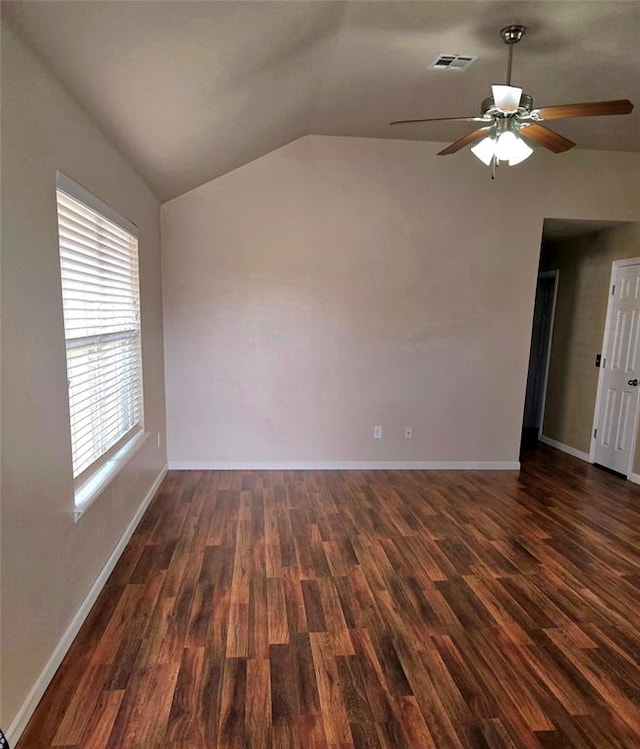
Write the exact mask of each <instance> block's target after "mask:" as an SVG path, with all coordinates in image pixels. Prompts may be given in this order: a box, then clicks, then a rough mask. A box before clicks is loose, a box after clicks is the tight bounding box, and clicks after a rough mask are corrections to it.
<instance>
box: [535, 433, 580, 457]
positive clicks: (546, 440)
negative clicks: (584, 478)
mask: <svg viewBox="0 0 640 749" xmlns="http://www.w3.org/2000/svg"><path fill="white" fill-rule="evenodd" d="M538 439H539V440H540V442H542V443H543V444H545V445H549V447H555V449H556V450H561V451H562V452H563V453H567V455H573V457H574V458H579V459H580V460H584V462H585V463H591V462H592V460H591V456H590V455H589V453H585V452H582V450H577V449H576V448H575V447H571V445H565V444H564V442H558V441H557V440H552V439H551V437H545V436H544V434H541V435H540V436H539V437H538Z"/></svg>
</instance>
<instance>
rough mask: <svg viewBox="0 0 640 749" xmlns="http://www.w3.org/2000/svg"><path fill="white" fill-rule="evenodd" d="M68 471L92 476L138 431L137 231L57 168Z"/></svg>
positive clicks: (80, 477)
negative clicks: (70, 458) (70, 467)
mask: <svg viewBox="0 0 640 749" xmlns="http://www.w3.org/2000/svg"><path fill="white" fill-rule="evenodd" d="M57 186H58V189H57V205H58V233H59V244H60V271H61V278H62V302H63V308H64V329H65V342H66V350H67V377H68V382H69V411H70V422H71V446H72V454H73V477H74V480H75V484H76V504H78V501H77V496H78V487H79V486H82V485H83V484H84V483H85V482H86V481H88V480H89V479H91V478H92V477H93V476H94V475H95V473H96V472H97V471H98V470H99V469H100V468H101V467H102V466H104V465H105V464H106V463H107V461H109V459H110V458H112V457H114V456H115V455H116V454H117V453H118V452H119V451H120V450H121V449H122V448H123V447H124V446H125V445H126V444H128V442H129V440H131V439H132V438H133V437H134V436H135V435H136V434H137V433H138V432H141V431H142V426H143V424H142V422H143V407H142V361H141V348H140V287H139V282H138V240H137V229H136V227H135V226H134V225H133V224H132V223H131V222H129V221H128V220H127V219H125V218H123V217H122V216H119V215H118V214H117V213H116V212H115V211H113V210H112V209H111V208H109V207H108V206H106V205H105V204H104V203H102V201H100V200H99V199H98V198H96V197H95V196H94V195H93V194H92V193H90V192H89V191H88V190H85V189H84V188H83V187H81V186H80V185H78V184H77V183H75V182H74V181H73V180H71V179H70V178H69V177H67V176H66V175H64V174H62V173H60V172H59V173H58V182H57Z"/></svg>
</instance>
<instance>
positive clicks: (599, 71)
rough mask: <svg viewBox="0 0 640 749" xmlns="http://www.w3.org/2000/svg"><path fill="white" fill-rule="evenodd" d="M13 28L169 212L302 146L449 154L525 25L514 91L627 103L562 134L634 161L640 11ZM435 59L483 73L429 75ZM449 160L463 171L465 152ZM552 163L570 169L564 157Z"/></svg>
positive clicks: (104, 19)
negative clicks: (427, 120)
mask: <svg viewBox="0 0 640 749" xmlns="http://www.w3.org/2000/svg"><path fill="white" fill-rule="evenodd" d="M2 6H3V16H4V18H5V19H6V20H8V21H9V23H10V25H11V26H13V27H14V28H15V29H16V31H17V32H18V33H19V34H20V35H21V36H22V37H23V38H25V39H26V40H27V42H28V43H29V44H30V45H31V46H32V47H33V48H34V49H35V50H36V53H37V54H38V55H39V56H40V58H41V59H42V60H43V61H44V62H45V64H47V66H48V67H49V68H50V69H51V70H52V71H53V73H54V74H55V75H56V76H57V77H58V78H59V79H60V80H61V81H62V82H63V83H64V84H65V85H66V87H67V88H68V89H69V91H70V92H71V93H72V94H73V95H74V96H75V98H76V99H77V100H78V101H79V102H80V103H81V105H82V106H83V107H84V108H85V109H86V111H87V112H88V113H89V114H90V115H91V116H92V117H93V118H94V119H95V120H96V121H97V122H99V123H100V126H101V127H102V129H103V131H104V132H105V133H106V134H107V135H108V136H109V137H110V138H111V140H112V141H113V142H114V143H115V144H116V145H117V146H118V147H119V148H120V150H121V151H122V152H123V153H124V154H125V155H126V156H127V157H128V158H129V159H130V161H131V162H132V163H133V164H134V165H135V166H136V167H137V169H138V170H139V171H140V173H141V174H142V175H143V176H144V177H145V179H146V180H147V182H148V183H149V184H150V186H151V187H152V188H153V189H154V190H155V192H156V193H157V194H158V196H159V197H160V198H162V199H169V198H172V197H174V196H176V195H179V194H181V193H183V192H185V191H187V190H189V189H191V188H193V187H196V186H198V185H200V184H202V183H204V182H207V181H209V180H211V179H213V178H215V177H217V176H220V175H221V174H224V173H226V172H228V171H230V170H232V169H234V168H236V167H238V166H240V165H242V164H245V163H247V162H249V161H251V160H252V159H255V158H257V157H259V156H261V155H263V154H265V153H268V152H269V151H272V150H273V149H275V148H277V147H279V146H281V145H283V144H285V143H287V142H289V141H291V140H294V139H295V138H298V137H300V136H302V135H305V134H310V133H313V134H326V135H346V136H365V137H374V138H407V139H416V140H430V141H444V142H448V141H452V140H455V139H457V138H459V137H461V136H462V135H464V134H465V133H466V132H468V131H469V130H470V129H472V128H473V125H472V124H469V123H453V124H448V125H443V124H440V123H432V124H423V125H411V126H402V127H390V126H389V125H388V122H389V121H390V120H393V119H403V118H410V117H447V116H459V115H473V114H476V113H478V112H479V106H480V101H481V100H482V99H484V98H485V97H487V96H489V94H490V88H489V87H490V85H491V84H492V83H501V82H503V81H504V75H505V67H506V47H505V45H504V44H503V43H502V42H501V40H500V38H499V36H498V31H499V29H500V28H501V27H502V26H504V25H506V24H509V23H522V24H524V25H525V26H527V33H526V35H525V37H524V39H523V41H522V42H521V43H520V44H519V45H518V46H517V47H516V49H515V58H514V70H513V83H514V85H519V86H522V87H523V88H524V90H525V92H527V93H529V94H531V95H532V96H533V97H534V101H535V104H536V105H537V106H542V105H550V104H558V103H565V102H583V101H596V100H604V99H619V98H630V99H631V100H632V101H634V103H635V104H636V109H635V111H634V113H633V114H632V115H630V116H624V117H608V118H607V117H592V118H586V119H581V120H564V121H558V122H554V123H553V126H554V128H555V129H556V130H558V131H559V132H561V133H562V134H564V135H566V136H567V137H569V138H571V139H572V140H575V141H576V142H577V143H578V147H582V148H598V149H614V150H628V151H640V95H639V94H640V86H639V83H638V82H639V80H640V63H639V61H638V60H639V58H638V54H637V45H638V39H640V2H637V0H633V1H632V2H621V1H614V0H604V1H603V2H598V1H597V0H596V1H592V0H589V1H587V2H582V1H579V0H569V1H567V2H565V1H564V0H558V1H555V0H551V1H549V0H544V1H543V2H529V1H528V0H521V1H516V2H501V1H498V0H494V1H486V0H477V1H476V2H468V1H466V2H458V1H457V0H446V1H445V2H431V1H428V2H419V1H415V2H404V1H402V0H398V1H393V2H391V1H387V2H368V1H366V0H363V1H362V2H360V1H357V2H330V1H326V2H306V1H300V2H272V1H270V0H263V1H259V2H251V1H247V2H244V1H239V0H236V1H233V2H218V1H208V0H203V1H201V2H189V1H187V0H169V1H164V2H159V1H154V0H146V1H145V0H141V1H138V2H128V1H126V0H125V1H123V2H112V1H111V0H107V1H102V0H96V1H92V2H75V1H71V2H68V1H66V0H65V1H62V2H58V1H57V0H51V1H50V2H31V1H26V2H25V1H22V0H19V1H10V2H3V4H2ZM440 53H461V54H470V55H474V56H477V57H478V59H477V60H476V61H475V62H474V63H473V64H472V65H471V67H470V68H469V69H468V70H467V71H465V72H452V71H448V72H443V71H434V70H430V69H429V68H428V65H429V63H430V62H431V61H432V60H433V59H434V58H435V57H436V56H437V55H438V54H440ZM448 158H469V155H468V153H467V152H461V153H459V154H457V155H455V156H451V157H448ZM557 158H562V156H561V155H560V156H558V157H557Z"/></svg>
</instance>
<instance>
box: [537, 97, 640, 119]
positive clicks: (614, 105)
mask: <svg viewBox="0 0 640 749" xmlns="http://www.w3.org/2000/svg"><path fill="white" fill-rule="evenodd" d="M632 110H633V104H632V103H631V102H630V101H629V99H615V100H613V101H591V102H589V101H588V102H585V103H584V104H558V105H557V106H555V107H540V108H539V109H534V110H533V111H532V113H531V114H532V115H533V119H537V117H536V115H534V112H535V113H537V115H538V116H539V117H540V119H542V120H564V119H568V118H569V117H602V116H607V115H611V114H631V111H632Z"/></svg>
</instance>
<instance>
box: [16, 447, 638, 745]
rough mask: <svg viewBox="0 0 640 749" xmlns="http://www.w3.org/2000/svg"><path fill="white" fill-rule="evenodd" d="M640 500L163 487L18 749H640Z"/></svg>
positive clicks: (632, 494) (208, 477) (549, 480)
mask: <svg viewBox="0 0 640 749" xmlns="http://www.w3.org/2000/svg"><path fill="white" fill-rule="evenodd" d="M639 542H640V487H637V486H634V485H632V484H630V483H628V482H625V481H623V480H622V479H620V478H618V477H616V476H611V475H609V474H606V473H604V472H602V471H599V470H598V469H596V468H594V467H592V466H588V465H586V464H584V463H581V462H579V461H577V460H575V459H572V458H569V457H567V456H564V455H562V454H560V453H557V452H555V451H553V450H551V449H548V448H540V449H539V450H538V451H537V452H536V453H535V454H533V455H531V456H528V457H527V458H526V459H525V462H524V464H523V469H522V471H521V472H520V473H517V472H472V471H469V472H447V471H433V472H426V471H414V472H400V471H371V472H367V471H364V472H357V471H355V472H340V471H327V472H320V471H289V472H279V471H274V472H266V471H265V472H260V471H256V472H170V473H169V474H168V476H167V478H166V480H165V481H164V483H163V484H162V486H161V488H160V490H159V492H158V494H157V496H156V498H155V499H154V500H153V502H152V504H151V506H150V507H149V510H148V511H147V513H146V515H145V516H144V518H143V520H142V522H141V524H140V526H139V528H138V530H137V531H136V533H135V535H134V536H133V538H132V540H131V542H130V543H129V545H128V547H127V549H126V550H125V552H124V554H123V556H122V558H121V559H120V562H119V563H118V565H117V568H116V569H115V571H114V572H113V574H112V575H111V578H110V579H109V581H108V584H107V585H106V587H105V589H104V591H103V592H102V594H101V596H100V598H99V600H98V602H97V603H96V605H95V607H94V608H93V610H92V611H91V613H90V615H89V617H88V619H87V621H86V623H85V624H84V626H83V628H82V630H81V632H80V634H79V636H78V638H77V639H76V641H75V642H74V644H73V646H72V648H71V650H70V652H69V654H68V656H67V657H66V659H65V661H64V663H63V664H62V666H61V668H60V669H59V671H58V673H57V675H56V677H55V678H54V680H53V682H52V684H51V685H50V687H49V689H48V690H47V692H46V694H45V696H44V698H43V700H42V702H41V704H40V706H39V707H38V709H37V711H36V713H35V715H34V716H33V718H32V720H31V722H30V724H29V726H28V728H27V730H26V732H25V734H24V736H23V738H22V740H21V742H20V744H19V748H20V749H45V748H46V749H48V748H49V747H60V748H61V747H64V748H65V749H73V748H80V747H82V748H83V749H88V748H89V747H90V748H91V749H103V748H106V747H109V748H110V749H113V748H114V747H122V748H123V749H138V748H140V749H145V748H146V747H174V748H177V749H198V748H200V747H203V748H205V749H216V748H217V747H225V748H227V747H229V748H232V747H233V748H234V749H276V748H278V749H289V748H294V747H295V748H296V749H320V748H325V749H403V748H410V749H422V748H423V747H424V749H432V748H433V747H442V748H444V749H455V748H458V749H460V748H461V747H492V748H493V747H512V748H513V747H523V748H524V749H534V748H535V747H537V748H540V747H542V748H548V749H551V748H552V747H554V748H555V747H585V748H588V749H607V748H608V747H615V748H617V749H635V748H637V747H640V666H639V664H638V660H639V657H640V621H639V618H640V543H639Z"/></svg>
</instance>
